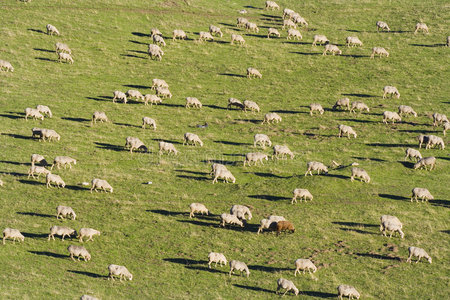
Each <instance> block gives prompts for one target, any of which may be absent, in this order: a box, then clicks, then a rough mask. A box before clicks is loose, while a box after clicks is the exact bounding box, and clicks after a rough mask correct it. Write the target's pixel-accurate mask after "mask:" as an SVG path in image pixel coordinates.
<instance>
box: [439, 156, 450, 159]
mask: <svg viewBox="0 0 450 300" xmlns="http://www.w3.org/2000/svg"><path fill="white" fill-rule="evenodd" d="M436 158H437V159H443V160H450V157H445V156H438V157H436Z"/></svg>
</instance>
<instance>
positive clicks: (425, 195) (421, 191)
mask: <svg viewBox="0 0 450 300" xmlns="http://www.w3.org/2000/svg"><path fill="white" fill-rule="evenodd" d="M419 198H421V199H422V202H423V201H424V200H425V201H428V200H434V197H433V195H431V193H430V191H429V190H427V189H426V188H413V190H412V196H411V202H413V199H415V200H416V202H419V200H418V199H419Z"/></svg>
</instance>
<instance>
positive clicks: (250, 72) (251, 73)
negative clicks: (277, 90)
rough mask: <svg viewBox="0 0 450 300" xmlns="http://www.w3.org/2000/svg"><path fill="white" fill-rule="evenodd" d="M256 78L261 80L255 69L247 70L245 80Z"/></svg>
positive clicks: (260, 75)
mask: <svg viewBox="0 0 450 300" xmlns="http://www.w3.org/2000/svg"><path fill="white" fill-rule="evenodd" d="M252 77H255V78H256V77H258V78H262V74H261V73H260V72H259V71H258V70H256V69H255V68H247V78H252Z"/></svg>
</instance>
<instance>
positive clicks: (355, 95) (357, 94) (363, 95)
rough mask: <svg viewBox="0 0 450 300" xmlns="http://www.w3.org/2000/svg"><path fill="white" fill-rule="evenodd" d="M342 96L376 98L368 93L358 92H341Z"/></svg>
mask: <svg viewBox="0 0 450 300" xmlns="http://www.w3.org/2000/svg"><path fill="white" fill-rule="evenodd" d="M341 95H342V96H349V97H358V98H376V97H378V96H374V95H369V94H360V93H351V94H341Z"/></svg>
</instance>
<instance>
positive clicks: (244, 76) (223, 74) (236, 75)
mask: <svg viewBox="0 0 450 300" xmlns="http://www.w3.org/2000/svg"><path fill="white" fill-rule="evenodd" d="M218 75H221V76H230V77H237V78H246V77H247V76H246V75H241V74H233V73H219V74H218Z"/></svg>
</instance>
